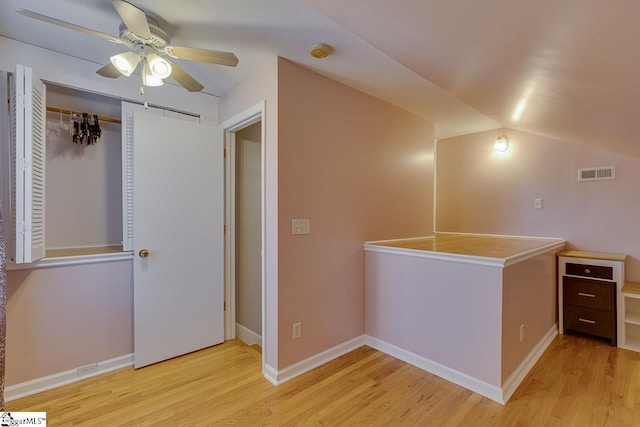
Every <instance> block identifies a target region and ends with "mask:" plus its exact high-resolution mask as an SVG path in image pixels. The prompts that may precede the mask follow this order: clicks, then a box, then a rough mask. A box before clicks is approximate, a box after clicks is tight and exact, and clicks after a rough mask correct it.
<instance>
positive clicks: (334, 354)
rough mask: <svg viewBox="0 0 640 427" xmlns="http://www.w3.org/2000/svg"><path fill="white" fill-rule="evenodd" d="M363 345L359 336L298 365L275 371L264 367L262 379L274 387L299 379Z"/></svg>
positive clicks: (363, 337)
mask: <svg viewBox="0 0 640 427" xmlns="http://www.w3.org/2000/svg"><path fill="white" fill-rule="evenodd" d="M363 345H365V336H364V335H360V336H358V337H355V338H352V339H350V340H349V341H345V342H343V343H342V344H338V345H337V346H335V347H331V348H330V349H327V350H325V351H323V352H321V353H318V354H316V355H314V356H311V357H308V358H306V359H304V360H301V361H300V362H298V363H294V364H293V365H291V366H287V367H286V368H284V369H282V370H280V371H277V370H275V369H273V368H272V367H271V366H269V365H267V366H265V369H264V371H263V374H264V377H265V378H266V379H268V380H269V381H270V382H271V383H272V384H274V385H280V384H282V383H284V382H287V381H289V380H292V379H294V378H295V377H299V376H300V375H302V374H304V373H307V372H309V371H310V370H312V369H314V368H317V367H318V366H320V365H324V364H325V363H327V362H330V361H332V360H333V359H337V358H338V357H340V356H342V355H345V354H347V353H349V352H350V351H353V350H355V349H357V348H360V347H362V346H363Z"/></svg>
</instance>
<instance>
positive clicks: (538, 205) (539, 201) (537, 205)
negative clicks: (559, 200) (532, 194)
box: [533, 199, 543, 209]
mask: <svg viewBox="0 0 640 427" xmlns="http://www.w3.org/2000/svg"><path fill="white" fill-rule="evenodd" d="M533 204H534V206H535V208H536V209H542V206H543V200H542V199H534V200H533Z"/></svg>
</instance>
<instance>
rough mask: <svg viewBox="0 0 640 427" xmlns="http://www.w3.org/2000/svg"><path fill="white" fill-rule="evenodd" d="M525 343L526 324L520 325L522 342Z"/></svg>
mask: <svg viewBox="0 0 640 427" xmlns="http://www.w3.org/2000/svg"><path fill="white" fill-rule="evenodd" d="M522 341H524V323H523V324H522V325H520V342H522Z"/></svg>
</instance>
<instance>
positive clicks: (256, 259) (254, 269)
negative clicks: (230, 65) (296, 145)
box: [235, 122, 262, 335]
mask: <svg viewBox="0 0 640 427" xmlns="http://www.w3.org/2000/svg"><path fill="white" fill-rule="evenodd" d="M260 133H261V123H260V122H258V123H254V124H253V125H251V126H249V127H246V128H244V129H242V130H240V131H238V132H237V133H236V147H235V148H236V151H235V157H236V221H235V234H236V242H235V243H236V257H235V263H236V276H235V278H236V287H235V290H236V293H235V296H236V323H237V324H240V325H242V326H244V327H245V328H247V329H249V330H250V331H252V332H254V333H255V334H257V335H262V257H261V256H260V254H261V252H262V247H261V244H262V242H261V240H262V237H261V233H262V228H261V226H260V225H261V224H260V221H261V206H260V203H261V195H260V189H261V181H260V179H261V176H260V148H261V144H260V138H261V137H260Z"/></svg>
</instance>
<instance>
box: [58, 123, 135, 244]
mask: <svg viewBox="0 0 640 427" xmlns="http://www.w3.org/2000/svg"><path fill="white" fill-rule="evenodd" d="M105 123H109V122H105ZM113 246H122V242H117V243H107V244H106V245H73V246H56V247H47V250H48V251H58V250H67V249H92V248H109V247H113ZM124 252H126V251H124Z"/></svg>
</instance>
